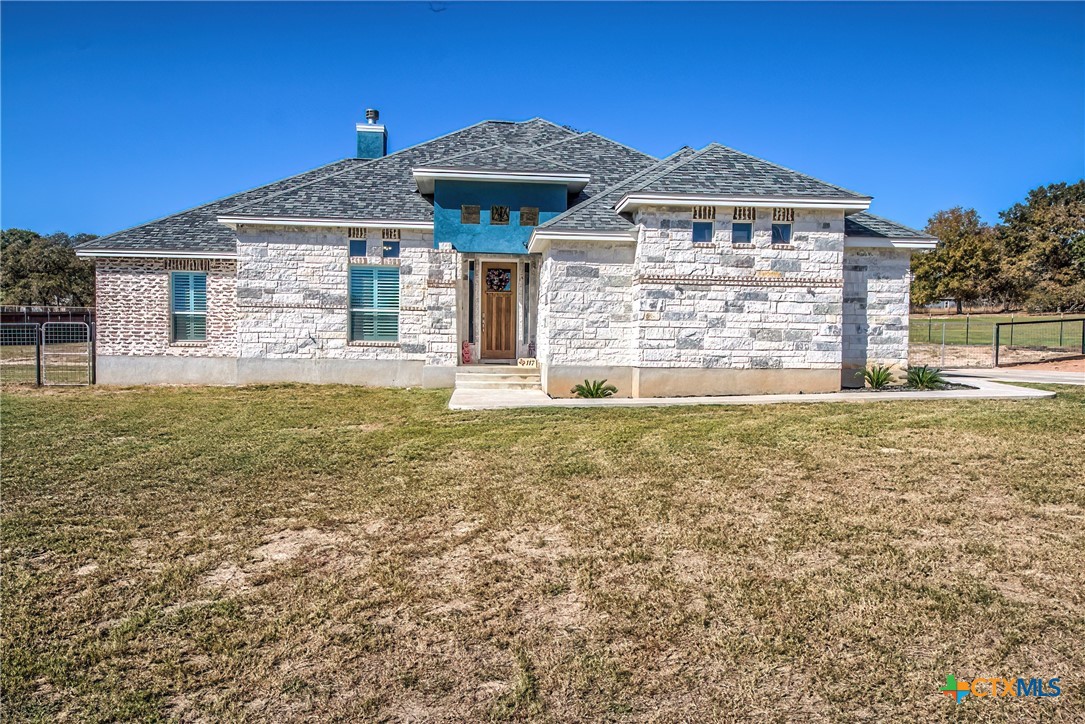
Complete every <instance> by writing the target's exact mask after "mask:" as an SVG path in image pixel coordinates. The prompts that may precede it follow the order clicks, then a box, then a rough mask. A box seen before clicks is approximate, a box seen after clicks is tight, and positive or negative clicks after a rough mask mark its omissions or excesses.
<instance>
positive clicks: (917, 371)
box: [908, 365, 946, 390]
mask: <svg viewBox="0 0 1085 724" xmlns="http://www.w3.org/2000/svg"><path fill="white" fill-rule="evenodd" d="M908 386H909V387H914V388H915V389H917V390H940V389H942V388H943V387H945V386H946V378H945V377H942V370H940V369H938V368H937V367H928V366H927V365H923V366H921V367H909V368H908Z"/></svg>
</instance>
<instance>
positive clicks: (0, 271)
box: [0, 229, 97, 307]
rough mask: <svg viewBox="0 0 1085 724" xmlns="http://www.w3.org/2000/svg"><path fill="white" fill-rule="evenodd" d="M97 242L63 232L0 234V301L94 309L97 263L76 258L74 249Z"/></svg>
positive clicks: (24, 230)
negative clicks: (95, 269) (77, 246)
mask: <svg viewBox="0 0 1085 724" xmlns="http://www.w3.org/2000/svg"><path fill="white" fill-rule="evenodd" d="M95 238H97V237H96V236H94V235H93V234H76V235H75V236H69V235H68V234H65V233H63V232H61V233H57V234H52V235H50V236H42V235H40V234H38V233H36V232H33V231H28V230H26V229H5V230H4V231H3V232H0V299H2V300H3V303H4V304H13V305H43V306H76V307H85V306H91V305H93V304H94V263H93V262H90V261H86V260H83V259H80V258H79V257H77V256H76V255H75V248H74V247H75V246H76V245H77V244H81V243H83V242H84V241H90V240H91V239H95Z"/></svg>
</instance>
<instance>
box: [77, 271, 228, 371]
mask: <svg viewBox="0 0 1085 724" xmlns="http://www.w3.org/2000/svg"><path fill="white" fill-rule="evenodd" d="M173 270H176V271H205V272H207V341H206V342H179V343H174V342H172V341H171V339H170V336H171V320H170V315H171V311H170V272H171V271H173ZM236 278H237V273H236V264H235V263H234V262H233V261H228V260H206V259H203V260H188V259H136V258H131V259H129V258H115V259H110V258H103V259H97V260H96V263H95V280H96V286H95V306H96V310H95V313H96V316H95V327H96V335H97V336H96V340H95V349H96V352H97V354H98V355H102V356H151V355H164V356H173V357H236V356H237V295H236V292H235V284H236Z"/></svg>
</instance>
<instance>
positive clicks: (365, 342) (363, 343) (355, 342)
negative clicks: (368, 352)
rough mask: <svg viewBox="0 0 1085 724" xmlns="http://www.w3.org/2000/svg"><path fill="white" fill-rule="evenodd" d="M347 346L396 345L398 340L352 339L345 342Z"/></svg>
mask: <svg viewBox="0 0 1085 724" xmlns="http://www.w3.org/2000/svg"><path fill="white" fill-rule="evenodd" d="M347 346H348V347H398V346H399V342H375V341H369V340H364V339H352V340H350V341H349V342H347Z"/></svg>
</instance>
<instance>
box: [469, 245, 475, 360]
mask: <svg viewBox="0 0 1085 724" xmlns="http://www.w3.org/2000/svg"><path fill="white" fill-rule="evenodd" d="M467 341H468V342H470V343H471V344H474V343H475V262H473V261H469V262H467Z"/></svg>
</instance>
